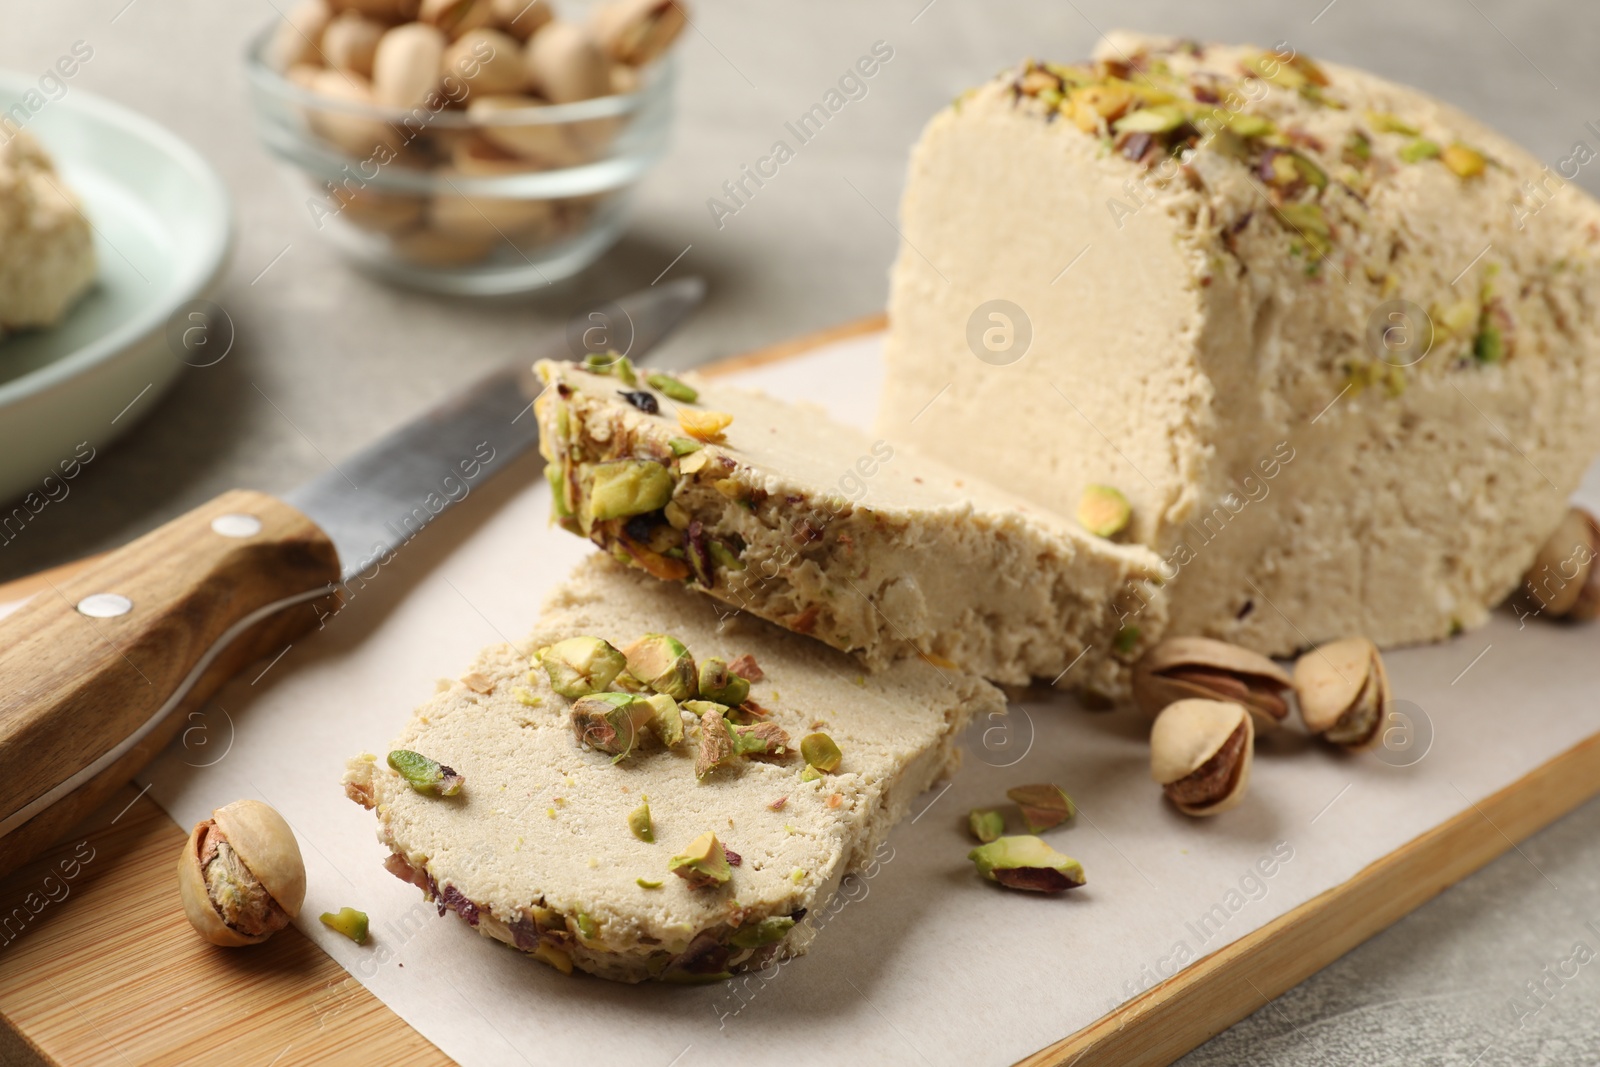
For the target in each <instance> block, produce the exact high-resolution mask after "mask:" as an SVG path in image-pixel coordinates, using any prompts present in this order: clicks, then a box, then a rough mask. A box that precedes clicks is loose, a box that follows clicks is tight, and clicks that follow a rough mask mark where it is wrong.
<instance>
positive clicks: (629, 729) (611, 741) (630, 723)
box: [572, 693, 655, 760]
mask: <svg viewBox="0 0 1600 1067" xmlns="http://www.w3.org/2000/svg"><path fill="white" fill-rule="evenodd" d="M654 714H655V709H653V708H651V707H650V702H649V701H647V700H645V699H643V698H642V697H637V696H634V695H633V694H632V693H594V694H591V695H590V696H586V697H579V698H578V699H577V700H576V701H574V702H573V704H572V732H573V734H574V735H575V736H576V737H577V739H578V742H579V743H580V744H585V745H588V746H589V747H590V748H595V749H598V750H600V751H601V752H605V753H608V754H609V755H611V756H614V757H616V759H617V760H620V759H622V758H623V757H625V756H627V755H628V754H629V753H630V752H632V751H633V750H634V748H635V746H637V745H638V744H639V742H640V741H641V740H642V739H643V737H644V732H645V730H646V729H648V728H649V727H650V724H651V720H652V719H653V717H654Z"/></svg>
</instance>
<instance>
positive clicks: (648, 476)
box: [589, 459, 674, 522]
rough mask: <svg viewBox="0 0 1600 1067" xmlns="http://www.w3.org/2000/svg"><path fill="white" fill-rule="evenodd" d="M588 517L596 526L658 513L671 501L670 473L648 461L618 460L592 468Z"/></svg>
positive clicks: (661, 466)
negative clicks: (630, 517)
mask: <svg viewBox="0 0 1600 1067" xmlns="http://www.w3.org/2000/svg"><path fill="white" fill-rule="evenodd" d="M592 477H593V482H592V484H591V485H590V487H589V517H590V518H591V519H593V520H595V521H597V522H603V521H605V520H606V519H625V518H628V517H629V516H632V515H644V514H646V513H648V512H651V511H658V510H660V509H661V508H662V507H664V506H666V503H667V501H669V500H671V499H672V487H673V485H674V481H673V477H672V472H671V471H669V470H667V468H666V467H664V466H663V465H661V464H660V463H657V462H656V461H654V460H650V459H619V460H613V461H611V462H610V463H601V464H598V465H596V466H595V468H594V470H593V472H592Z"/></svg>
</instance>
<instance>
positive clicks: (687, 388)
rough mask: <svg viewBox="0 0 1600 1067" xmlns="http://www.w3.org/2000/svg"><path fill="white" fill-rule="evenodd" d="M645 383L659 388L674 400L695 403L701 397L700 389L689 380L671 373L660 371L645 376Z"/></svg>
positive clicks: (653, 387)
mask: <svg viewBox="0 0 1600 1067" xmlns="http://www.w3.org/2000/svg"><path fill="white" fill-rule="evenodd" d="M645 383H646V384H648V385H649V386H650V387H651V388H652V389H659V390H661V392H663V393H665V394H666V395H667V396H670V397H671V398H672V399H674V400H679V401H682V402H683V403H685V404H693V403H694V402H695V401H696V400H699V399H700V391H699V390H698V389H696V388H695V387H694V386H692V385H690V384H688V383H687V382H682V381H679V380H678V379H677V378H674V377H673V376H672V375H670V374H661V373H659V372H657V373H655V374H651V375H647V376H646V377H645Z"/></svg>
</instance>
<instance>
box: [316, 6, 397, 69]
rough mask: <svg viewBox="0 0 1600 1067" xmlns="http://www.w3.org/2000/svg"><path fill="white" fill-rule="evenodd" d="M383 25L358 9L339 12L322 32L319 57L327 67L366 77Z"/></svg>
mask: <svg viewBox="0 0 1600 1067" xmlns="http://www.w3.org/2000/svg"><path fill="white" fill-rule="evenodd" d="M386 28H387V27H385V26H384V24H383V23H381V22H378V21H376V20H374V19H369V18H366V17H364V16H363V15H361V14H359V13H358V12H355V11H344V12H340V14H339V17H338V18H336V19H334V20H333V21H332V22H330V23H328V28H327V29H325V30H323V31H322V57H323V59H324V60H326V61H327V64H328V66H330V67H333V68H335V69H337V70H342V71H345V72H346V73H350V74H359V75H361V76H362V77H363V78H370V77H372V59H373V57H374V56H375V55H376V54H377V51H378V41H380V40H381V39H382V38H383V32H384V30H385V29H386Z"/></svg>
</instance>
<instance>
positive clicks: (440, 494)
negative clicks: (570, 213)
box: [0, 278, 705, 874]
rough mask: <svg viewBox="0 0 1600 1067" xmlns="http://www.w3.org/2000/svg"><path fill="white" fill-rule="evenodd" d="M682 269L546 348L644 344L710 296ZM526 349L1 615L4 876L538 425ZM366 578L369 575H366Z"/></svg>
mask: <svg viewBox="0 0 1600 1067" xmlns="http://www.w3.org/2000/svg"><path fill="white" fill-rule="evenodd" d="M704 295H705V284H704V282H702V281H701V280H700V279H698V278H685V279H682V280H679V281H676V282H671V283H668V284H665V285H661V286H659V287H652V288H649V289H645V290H641V291H640V292H637V293H633V294H631V295H629V296H626V297H623V298H621V299H619V300H617V301H614V302H612V303H609V304H606V305H602V306H601V308H599V309H597V310H595V311H593V312H590V313H589V314H588V315H587V316H585V317H584V318H582V319H577V320H574V322H575V325H574V326H572V327H570V328H569V330H568V337H567V338H564V339H563V340H562V341H561V342H559V343H550V344H547V345H545V346H544V347H545V351H543V352H540V353H538V355H539V356H541V357H542V356H551V357H553V358H564V357H567V356H568V355H569V354H570V353H571V352H572V351H573V350H575V349H578V348H583V349H592V350H595V351H604V350H607V349H616V350H618V351H620V352H622V354H624V355H627V356H628V357H629V358H630V359H637V358H639V357H640V356H641V355H642V354H644V353H645V352H646V351H647V350H649V349H650V348H652V347H653V346H654V345H655V344H656V343H657V342H659V341H660V340H661V339H662V338H663V337H665V336H666V335H667V334H668V333H669V332H670V331H671V330H672V329H673V327H675V326H676V325H677V324H678V323H679V322H681V321H682V320H683V319H684V318H685V317H686V316H687V315H688V314H689V312H691V311H692V310H693V309H694V308H695V307H696V306H697V305H698V304H699V303H700V301H701V300H702V298H703V297H704ZM534 362H535V358H524V359H519V360H517V361H516V362H515V363H512V364H509V365H507V366H505V367H502V368H500V369H499V370H496V371H493V372H491V373H490V374H488V375H487V376H485V377H484V378H482V379H480V380H478V381H476V382H474V383H473V384H472V385H470V386H469V387H467V388H466V389H465V390H463V391H462V392H461V393H459V394H457V395H456V396H453V397H451V398H450V399H448V400H446V401H444V402H443V403H441V404H439V405H438V406H437V407H435V408H433V409H432V410H430V411H427V412H425V413H424V414H422V415H421V416H419V417H417V418H416V419H414V420H412V421H411V422H409V423H407V424H406V425H404V426H401V427H400V428H398V429H396V430H394V431H393V432H391V433H389V434H387V435H386V436H384V437H383V438H381V439H380V440H378V441H376V442H374V443H373V444H371V445H369V446H367V447H366V448H365V449H363V450H361V451H360V452H357V453H356V454H355V455H354V456H351V457H350V458H348V459H346V460H344V461H343V462H341V463H339V464H337V465H330V466H331V467H332V469H330V470H328V471H326V472H324V473H323V474H321V475H319V476H317V477H316V478H313V479H312V480H311V481H309V482H307V483H305V484H304V485H302V486H300V487H299V488H297V489H295V490H293V491H292V492H290V493H288V494H287V495H285V496H284V497H283V499H281V500H280V499H277V498H274V497H271V496H268V495H267V494H265V493H258V492H253V491H250V490H232V491H230V492H226V493H223V494H222V495H221V496H219V497H217V498H216V499H214V500H212V501H210V502H209V503H207V504H203V505H201V506H200V507H198V508H196V509H195V510H193V511H191V512H189V513H188V514H186V515H183V516H180V517H179V518H177V519H174V520H173V521H171V522H169V523H167V524H166V525H165V526H162V527H160V528H158V529H156V530H153V531H151V532H150V533H148V534H145V535H144V536H143V537H140V538H139V539H138V540H136V541H133V542H132V543H130V544H128V545H126V546H125V547H123V548H120V549H117V550H115V551H112V552H110V553H108V554H107V555H106V556H105V557H104V558H102V559H100V560H99V561H97V562H96V563H94V564H93V565H92V566H90V567H88V568H86V569H85V570H83V571H81V572H79V573H77V574H75V575H73V576H72V577H71V578H69V579H66V580H64V581H61V582H60V583H59V584H54V583H53V584H51V585H50V586H49V588H48V589H46V590H43V591H41V592H39V593H36V594H35V595H34V596H33V598H32V599H30V600H29V601H27V602H26V603H25V604H23V605H22V606H21V607H20V608H18V609H17V610H16V611H15V612H13V613H12V614H11V615H9V616H7V617H6V618H5V619H3V620H0V680H3V681H0V685H3V687H4V688H3V689H0V874H4V873H6V872H7V871H9V870H11V869H13V868H14V867H16V866H18V865H19V864H21V863H23V862H24V861H26V860H27V859H28V858H30V857H31V856H33V855H35V854H36V853H38V852H39V851H40V850H41V849H43V848H45V847H47V846H48V845H50V844H51V843H52V842H54V841H55V840H56V839H58V838H59V837H60V836H61V835H62V834H64V833H65V832H66V831H67V830H69V829H70V828H71V827H72V826H74V825H75V824H76V823H78V822H79V821H80V820H81V819H83V818H84V817H85V816H86V815H88V814H89V813H90V812H91V811H93V810H94V809H95V808H97V807H99V806H100V805H101V804H103V803H104V802H105V801H106V799H107V798H108V797H109V796H110V795H111V793H112V792H113V791H114V790H116V789H117V788H118V787H119V786H120V785H121V784H122V783H123V782H126V781H127V780H128V779H129V778H130V777H132V775H133V774H134V773H136V772H137V771H138V770H139V768H141V767H143V766H144V765H145V764H146V763H148V762H149V761H150V760H151V759H152V758H153V757H154V756H155V755H156V754H157V753H158V752H160V751H161V749H162V748H163V747H165V745H166V744H167V742H168V741H170V740H171V739H172V736H173V735H174V734H175V733H176V732H177V729H178V727H179V726H180V725H181V724H182V723H183V722H184V721H185V718H186V716H187V713H188V712H189V711H190V710H193V709H194V708H196V707H198V706H199V705H201V704H203V703H204V702H205V701H206V700H208V699H209V698H210V697H211V696H212V694H214V693H215V692H216V691H217V690H218V689H219V688H221V686H222V685H223V683H224V682H226V681H227V680H228V679H229V678H230V677H232V676H233V675H234V674H237V673H238V672H239V671H241V670H243V669H244V667H245V666H246V665H248V664H249V663H251V662H253V661H255V660H258V659H261V658H263V657H265V656H270V655H276V654H280V652H281V651H286V650H287V645H288V644H289V643H290V642H292V641H293V640H294V639H295V638H296V637H298V636H300V635H301V634H303V633H305V632H306V631H308V630H309V629H311V628H312V627H313V626H315V625H317V624H318V621H319V620H320V619H323V618H326V617H327V616H328V615H329V614H330V613H331V612H333V611H336V610H337V609H338V606H339V604H340V600H339V597H340V593H341V590H344V589H346V588H348V587H349V584H350V583H352V582H354V583H357V586H356V588H359V585H360V584H361V583H363V582H365V581H370V580H371V579H372V578H373V577H374V573H373V570H372V569H373V568H374V567H381V566H382V565H383V564H384V563H385V562H387V561H388V560H390V559H392V558H393V556H394V554H395V553H396V552H399V551H401V550H403V549H404V547H405V544H406V543H407V542H408V541H410V540H411V539H412V538H413V537H415V536H417V534H419V533H420V532H421V531H422V530H423V529H424V528H425V527H426V526H427V525H428V524H429V523H431V522H432V521H433V519H434V518H436V517H437V516H438V515H440V514H442V513H443V512H444V511H445V510H446V509H447V508H449V507H450V506H452V505H453V504H455V503H456V502H458V501H460V500H462V499H465V498H466V496H467V492H468V490H469V489H470V488H471V487H473V486H476V485H480V484H482V483H483V481H485V480H486V479H488V478H490V477H492V476H493V475H494V474H496V473H498V472H499V471H500V470H502V469H503V468H504V467H505V466H506V465H507V464H509V463H510V462H511V461H512V460H513V459H515V458H516V457H518V456H520V455H521V454H522V453H524V452H526V451H527V450H528V449H530V448H532V447H533V446H534V445H535V444H536V443H537V442H538V440H539V431H538V425H537V423H536V421H535V419H534V416H533V412H532V411H531V410H530V409H531V406H532V402H533V398H534V397H535V396H537V395H538V392H539V389H540V388H541V386H540V384H539V383H538V381H537V380H536V379H535V377H534V374H533V363H534ZM363 576H364V577H363Z"/></svg>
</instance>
